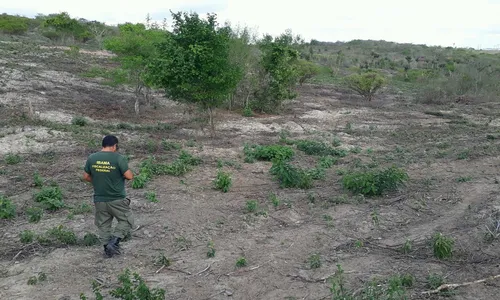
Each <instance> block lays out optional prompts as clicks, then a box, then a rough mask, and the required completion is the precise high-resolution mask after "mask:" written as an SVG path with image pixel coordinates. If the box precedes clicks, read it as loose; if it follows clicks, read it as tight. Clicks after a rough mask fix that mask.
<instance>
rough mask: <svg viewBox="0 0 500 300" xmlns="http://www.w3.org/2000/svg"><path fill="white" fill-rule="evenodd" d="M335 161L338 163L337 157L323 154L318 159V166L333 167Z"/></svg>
mask: <svg viewBox="0 0 500 300" xmlns="http://www.w3.org/2000/svg"><path fill="white" fill-rule="evenodd" d="M335 163H337V159H336V158H334V157H331V156H323V157H320V159H319V161H318V167H319V168H323V169H329V168H331V167H332V166H333V165H334V164H335Z"/></svg>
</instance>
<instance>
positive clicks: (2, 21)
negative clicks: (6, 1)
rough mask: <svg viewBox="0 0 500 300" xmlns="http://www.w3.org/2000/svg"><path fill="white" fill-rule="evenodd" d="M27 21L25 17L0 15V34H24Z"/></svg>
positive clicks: (27, 26) (26, 29)
mask: <svg viewBox="0 0 500 300" xmlns="http://www.w3.org/2000/svg"><path fill="white" fill-rule="evenodd" d="M29 20H30V19H28V18H26V17H20V16H11V15H8V14H5V13H4V14H1V15H0V32H2V33H5V34H14V35H21V34H25V33H26V32H27V31H28V28H29Z"/></svg>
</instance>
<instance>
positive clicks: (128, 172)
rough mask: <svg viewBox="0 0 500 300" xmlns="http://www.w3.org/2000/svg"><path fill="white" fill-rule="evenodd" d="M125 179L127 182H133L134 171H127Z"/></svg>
mask: <svg viewBox="0 0 500 300" xmlns="http://www.w3.org/2000/svg"><path fill="white" fill-rule="evenodd" d="M123 177H124V178H125V179H127V180H132V179H134V173H132V171H130V170H127V172H125V173H123Z"/></svg>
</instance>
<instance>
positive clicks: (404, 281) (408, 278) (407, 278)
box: [401, 274, 415, 288]
mask: <svg viewBox="0 0 500 300" xmlns="http://www.w3.org/2000/svg"><path fill="white" fill-rule="evenodd" d="M414 281H415V278H414V277H413V275H411V274H405V275H403V276H401V285H402V286H404V287H408V288H411V287H412V286H413V283H414Z"/></svg>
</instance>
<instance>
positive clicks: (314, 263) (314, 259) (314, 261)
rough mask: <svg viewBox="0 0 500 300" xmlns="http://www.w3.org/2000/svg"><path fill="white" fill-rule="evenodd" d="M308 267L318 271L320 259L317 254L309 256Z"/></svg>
mask: <svg viewBox="0 0 500 300" xmlns="http://www.w3.org/2000/svg"><path fill="white" fill-rule="evenodd" d="M309 267H311V269H318V268H320V267H321V257H320V256H319V254H313V255H311V256H309Z"/></svg>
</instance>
